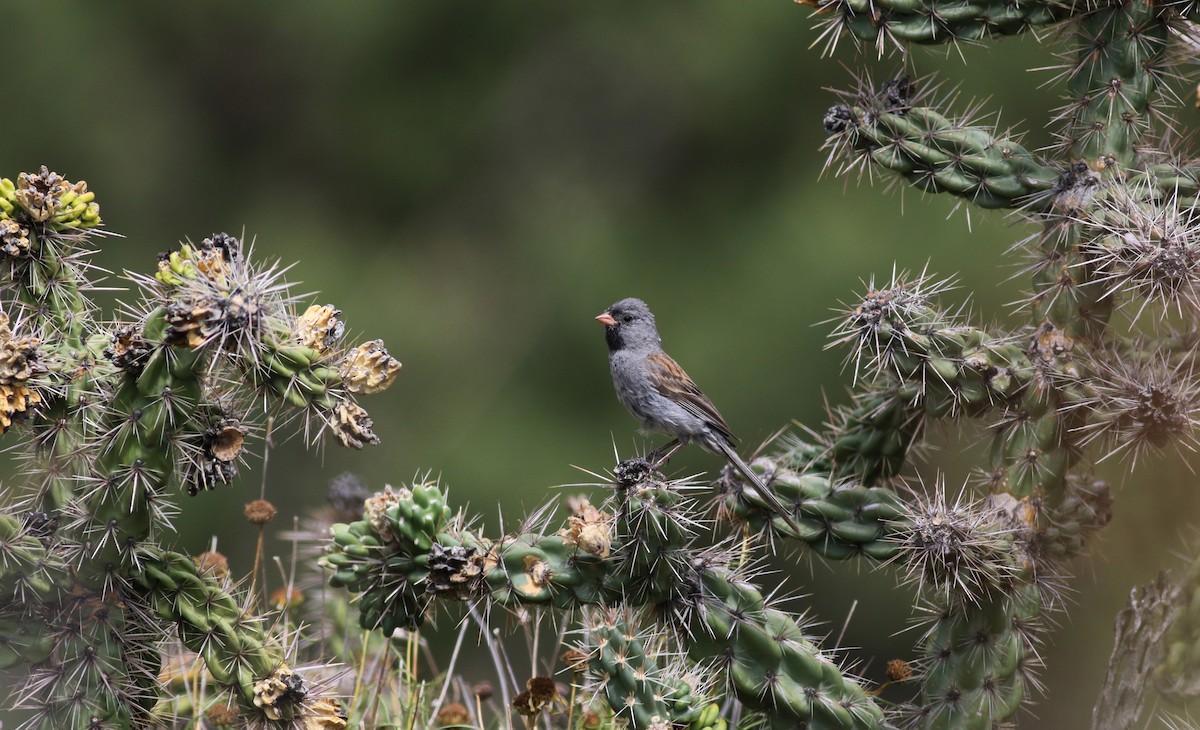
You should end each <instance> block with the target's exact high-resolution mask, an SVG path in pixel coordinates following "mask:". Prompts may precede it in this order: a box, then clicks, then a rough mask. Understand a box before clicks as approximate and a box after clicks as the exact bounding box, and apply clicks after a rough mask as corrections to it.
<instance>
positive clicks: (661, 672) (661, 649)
mask: <svg viewBox="0 0 1200 730" xmlns="http://www.w3.org/2000/svg"><path fill="white" fill-rule="evenodd" d="M585 642H586V643H585V645H584V646H583V647H582V649H583V651H582V653H583V654H584V655H585V656H587V657H588V668H589V669H590V670H591V674H592V675H593V676H595V677H597V678H598V680H599V684H600V687H599V689H600V691H601V692H602V693H603V694H604V696H605V698H606V699H607V700H608V704H609V706H610V707H612V709H613V712H614V713H616V715H617V717H620V718H623V719H626V720H628V721H629V724H630V727H633V728H634V729H635V730H646V729H647V728H661V727H679V728H684V727H685V728H688V729H689V730H693V729H694V730H702V729H704V728H712V730H724V728H725V727H726V723H725V721H724V720H721V719H719V718H718V717H716V713H715V712H714V710H715V709H717V708H716V705H713V704H709V703H708V701H707V700H706V699H705V698H704V697H703V696H702V695H700V694H698V693H697V692H696V691H695V688H693V687H692V686H690V685H689V684H688V683H687V681H685V680H684V679H683V678H682V677H683V675H684V674H685V672H684V671H682V668H681V671H678V672H675V673H672V672H671V671H669V670H666V669H664V668H663V667H662V666H660V664H659V661H658V657H662V656H665V655H668V654H669V653H670V651H671V650H670V647H669V646H667V639H666V637H665V636H663V635H660V634H655V633H653V632H650V633H647V632H638V631H635V630H634V629H633V617H632V616H629V615H626V614H623V613H622V612H619V611H613V610H606V611H601V612H598V615H596V616H594V617H593V619H592V620H590V621H589V622H588V625H587V631H586V635H585ZM696 676H698V675H694V674H693V675H692V677H696Z"/></svg>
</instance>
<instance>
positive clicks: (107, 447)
mask: <svg viewBox="0 0 1200 730" xmlns="http://www.w3.org/2000/svg"><path fill="white" fill-rule="evenodd" d="M166 327H167V323H166V318H165V309H159V310H157V311H156V312H154V313H152V314H151V316H150V317H149V319H148V322H147V324H146V327H145V333H144V336H145V339H146V340H147V341H148V342H162V341H163V336H164V333H165V331H166ZM202 354H203V353H202V351H200V350H189V349H186V348H176V347H172V346H169V345H161V346H159V347H157V348H156V349H155V351H154V353H153V354H152V355H151V356H150V358H149V360H148V361H147V362H146V365H145V367H144V368H143V369H142V371H141V372H140V373H138V374H136V376H135V375H134V374H128V375H126V376H125V377H123V379H122V381H121V383H120V385H119V386H118V388H117V391H116V393H115V394H114V395H113V398H112V400H111V404H110V405H111V407H110V408H109V409H108V410H107V412H106V418H105V420H104V422H103V423H102V426H101V432H102V434H103V437H102V438H103V439H104V448H103V449H101V450H100V457H99V458H98V459H97V460H96V462H95V464H94V465H93V467H92V475H93V481H94V482H95V483H94V484H93V485H92V486H93V488H92V489H91V490H90V491H89V493H88V495H87V497H86V500H85V504H86V508H85V510H86V514H87V517H88V524H87V526H86V527H85V530H86V531H87V533H88V534H86V535H85V538H86V540H87V541H88V542H90V543H91V544H92V545H95V548H94V550H93V551H91V552H89V553H87V554H86V555H85V556H84V557H83V558H82V560H81V565H80V568H79V575H78V577H79V580H80V581H81V582H82V583H83V584H84V585H87V586H89V587H92V588H101V587H103V586H104V585H106V584H107V583H108V582H109V581H110V580H111V578H112V575H113V573H123V572H124V566H125V565H126V564H127V562H128V560H129V557H130V554H131V548H133V547H136V546H137V545H138V544H140V543H142V542H143V541H145V540H146V538H147V537H149V536H150V534H151V532H152V530H153V529H154V526H155V525H154V522H155V519H156V510H157V509H159V508H160V502H161V500H162V499H163V498H164V494H163V492H164V489H165V487H166V485H167V484H168V483H169V482H170V480H171V478H172V476H174V473H175V452H174V444H173V440H174V439H175V438H176V436H177V435H178V434H179V433H181V432H183V431H184V430H185V429H188V428H189V427H191V428H193V429H194V428H195V426H194V425H193V424H192V416H193V415H194V413H195V411H196V408H197V407H198V406H199V405H200V403H201V401H202V395H203V387H202V383H201V379H200V378H201V376H202V373H201V371H202V369H203V364H202ZM201 430H202V429H201Z"/></svg>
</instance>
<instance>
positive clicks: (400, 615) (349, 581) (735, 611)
mask: <svg viewBox="0 0 1200 730" xmlns="http://www.w3.org/2000/svg"><path fill="white" fill-rule="evenodd" d="M637 466H638V464H636V463H635V464H634V465H633V467H631V469H630V471H629V473H627V474H626V473H625V472H626V470H625V469H624V468H623V467H618V470H617V471H618V473H619V474H625V476H626V478H625V479H622V480H620V482H619V484H618V486H617V491H616V495H615V496H614V498H613V499H612V500H611V502H610V504H611V507H612V510H613V513H612V514H609V513H606V512H603V511H600V510H594V509H588V510H584V511H582V512H581V513H580V514H578V515H576V516H575V517H573V518H572V519H571V520H570V521H569V527H568V528H565V529H564V530H562V531H560V532H559V534H557V535H536V534H532V533H522V534H518V535H515V536H510V537H506V538H504V539H502V540H497V541H491V540H486V539H484V538H482V537H479V536H477V535H473V534H470V533H466V532H463V531H462V529H461V526H460V525H459V524H458V521H456V520H449V521H448V519H447V512H446V511H445V510H446V507H445V496H444V493H442V492H441V491H440V490H436V488H435V487H433V486H432V485H422V487H421V488H422V489H424V490H426V491H425V496H423V497H422V499H421V500H418V499H417V488H414V489H412V490H407V489H402V490H400V491H399V492H391V491H387V492H384V493H383V494H381V495H376V497H373V498H371V499H369V500H368V501H367V507H366V511H365V514H364V518H363V519H362V520H359V521H356V522H354V523H351V524H349V525H334V527H333V528H332V533H333V544H332V546H331V548H330V552H329V554H328V555H327V556H326V557H325V558H324V563H325V565H326V566H327V567H328V568H329V569H330V570H331V571H332V577H331V582H332V583H333V585H335V586H346V587H348V588H349V589H350V590H351V591H352V592H355V593H361V594H363V595H362V598H361V605H360V609H361V613H360V621H361V622H362V624H363V626H365V627H367V628H382V629H383V630H384V631H385V632H388V631H391V630H392V629H393V628H394V627H399V626H414V625H419V624H420V623H421V622H422V621H423V620H424V618H425V615H426V613H427V612H428V611H429V610H430V601H431V600H432V599H433V598H442V599H443V600H451V601H472V600H477V599H479V598H480V597H484V596H486V597H488V598H489V599H490V601H491V602H492V603H495V604H499V605H502V606H510V607H515V606H518V605H523V604H534V605H552V606H554V607H556V608H559V609H571V608H578V607H581V606H586V605H624V606H627V607H630V608H633V607H638V606H646V607H652V608H653V609H654V610H655V612H656V615H657V614H664V613H666V612H672V611H673V612H676V613H677V614H679V615H686V616H690V617H691V626H690V629H689V635H690V636H691V637H693V638H694V639H695V641H689V642H687V646H686V647H684V650H685V651H686V652H687V654H688V656H689V657H690V658H691V659H692V660H694V661H702V660H706V659H710V658H713V657H724V658H725V661H726V666H725V667H724V668H725V669H727V670H728V676H729V680H730V684H731V686H732V688H733V689H734V690H735V691H736V693H737V695H738V698H739V700H740V701H741V702H742V703H744V704H746V705H747V706H749V707H753V708H757V709H761V710H764V711H769V712H771V714H772V715H779V714H780V713H782V716H784V717H786V718H788V719H789V720H790V721H792V722H805V723H809V724H808V727H812V728H822V727H838V728H873V727H881V726H882V723H883V713H882V711H881V710H880V709H879V707H878V706H877V705H876V704H875V703H874V702H873V701H872V700H871V699H870V698H869V697H868V696H867V695H866V694H865V693H864V692H863V690H862V689H861V688H860V687H858V686H857V685H856V684H855V683H854V682H853V681H851V680H850V679H849V678H847V677H845V676H844V675H843V674H842V673H841V671H840V670H839V669H838V668H837V666H836V665H835V664H833V663H832V662H830V661H828V660H827V659H825V658H823V657H822V656H821V655H820V653H819V651H818V650H817V649H816V648H815V646H814V645H813V644H812V643H811V641H809V639H807V638H806V637H805V636H804V635H803V633H802V631H801V630H800V627H799V626H798V625H797V624H796V622H795V621H794V620H793V619H792V618H790V617H788V616H787V615H786V614H784V613H782V612H779V611H776V610H773V609H771V608H769V607H768V606H767V605H766V602H765V600H764V598H763V596H762V595H761V594H760V593H759V592H758V591H757V589H755V588H753V587H752V586H750V585H748V584H746V583H744V582H742V581H741V580H740V579H739V578H738V577H737V576H736V575H735V574H734V573H733V572H732V571H731V570H730V569H729V568H727V567H724V564H725V562H726V557H727V556H723V554H722V553H720V552H711V551H710V552H706V551H700V550H697V549H696V548H694V547H692V542H693V539H694V538H693V535H692V532H691V529H690V527H689V524H690V523H689V520H688V519H687V515H688V514H689V513H690V510H691V509H692V505H691V502H690V500H689V499H687V498H686V497H684V496H683V495H681V494H680V493H679V492H678V491H677V490H676V489H675V488H673V485H670V484H668V483H663V482H659V481H657V480H656V479H654V478H653V475H652V474H651V473H650V472H649V470H648V469H645V468H644V465H642V466H643V468H641V469H640V470H639V469H636V467H637ZM435 490H436V491H435ZM402 505H403V506H402ZM606 506H609V505H606ZM402 514H403V515H404V517H403V519H401V517H400V516H401V515H402ZM438 530H441V532H440V533H437V531H438ZM435 533H437V534H435ZM427 544H429V545H430V547H429V548H428V549H427V551H426V552H424V553H422V552H421V551H422V550H425V549H426V548H425V547H424V546H425V545H427ZM614 660H615V657H614ZM602 661H603V660H602ZM625 669H628V671H629V672H631V673H633V672H635V671H636V669H635V668H631V667H626V668H625ZM623 671H624V670H623ZM633 681H634V680H633V679H631V678H629V677H626V678H624V679H621V680H620V681H618V682H617V684H616V685H614V686H620V687H621V688H622V689H620V690H616V689H614V690H613V692H614V693H615V696H614V697H612V698H610V699H614V700H616V701H617V704H614V705H613V711H614V712H617V713H621V712H622V711H625V712H628V706H627V704H626V702H627V700H628V698H629V697H630V693H631V692H633V695H634V696H635V697H640V696H641V695H640V694H639V693H641V692H643V691H647V690H648V689H649V688H648V687H641V688H638V687H636V686H635V685H634V684H633ZM668 689H669V692H667V693H666V694H663V695H662V699H661V702H663V703H665V705H664V708H665V710H666V711H667V712H668V713H671V712H679V711H682V710H685V709H686V710H689V711H690V710H694V709H696V708H697V706H698V704H697V702H696V701H695V700H694V699H688V698H687V697H677V696H676V694H678V693H681V692H683V690H682V688H681V687H679V686H677V685H672V686H671V687H669V688H668ZM683 694H685V695H686V693H683ZM676 702H679V703H681V704H678V706H676V705H675V704H673V703H676ZM655 707H658V705H657V704H653V703H652V704H651V705H650V706H649V709H650V710H653V709H654V708H655ZM651 716H652V715H647V716H646V717H644V718H640V719H638V720H637V721H638V722H641V721H643V720H644V721H647V722H649V719H650V717H651ZM646 726H647V727H649V725H646Z"/></svg>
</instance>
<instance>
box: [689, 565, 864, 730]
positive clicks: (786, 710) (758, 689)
mask: <svg viewBox="0 0 1200 730" xmlns="http://www.w3.org/2000/svg"><path fill="white" fill-rule="evenodd" d="M699 578H700V586H701V589H700V590H701V591H702V593H703V594H704V601H703V604H702V606H703V607H702V608H701V609H699V610H696V611H695V612H694V613H693V618H692V625H691V626H690V627H689V628H690V631H689V634H690V636H692V637H694V640H692V641H689V643H688V655H689V656H690V657H691V658H692V659H694V660H696V661H704V660H706V659H711V658H714V657H715V658H717V659H718V662H719V664H718V666H723V667H724V668H725V669H726V670H727V672H728V677H729V683H730V684H731V685H732V688H733V690H734V691H735V692H736V694H737V697H738V699H739V700H740V701H741V702H742V704H744V705H746V706H747V707H749V708H752V709H757V710H761V711H763V712H766V713H768V714H769V716H770V718H771V723H772V725H771V726H772V727H779V728H784V727H806V728H812V729H813V730H819V729H822V728H882V727H884V714H883V710H882V709H880V707H879V705H877V704H876V703H875V701H874V700H873V699H872V698H871V697H870V696H869V695H867V693H866V692H865V691H864V690H863V688H862V687H861V686H859V685H858V684H857V683H856V682H854V681H853V680H851V679H850V678H848V677H847V676H846V675H844V674H843V673H842V671H841V669H840V668H839V667H838V666H837V664H835V663H834V662H833V661H831V660H830V659H829V658H828V657H825V656H824V655H822V653H821V651H820V650H819V649H818V648H817V647H816V645H815V644H813V643H812V641H811V640H810V639H809V638H808V637H807V636H806V635H805V633H804V631H803V629H802V628H801V627H800V626H799V625H798V624H797V623H796V621H795V619H793V618H792V617H791V616H789V615H787V614H785V613H783V612H781V611H777V610H775V609H772V608H769V607H768V606H767V604H766V600H765V599H764V598H763V595H762V594H761V593H760V592H759V591H758V590H757V589H756V588H754V587H753V586H751V585H749V584H747V583H743V582H741V581H739V580H737V579H736V578H735V577H734V576H733V575H731V574H729V573H727V572H725V571H720V570H702V571H701V572H700V575H699Z"/></svg>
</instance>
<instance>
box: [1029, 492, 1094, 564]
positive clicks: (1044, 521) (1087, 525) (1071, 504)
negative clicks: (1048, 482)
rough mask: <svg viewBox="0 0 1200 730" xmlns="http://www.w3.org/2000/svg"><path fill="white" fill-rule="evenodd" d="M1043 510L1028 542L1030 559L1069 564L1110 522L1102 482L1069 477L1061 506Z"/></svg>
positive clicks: (1047, 505)
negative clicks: (1094, 535)
mask: <svg viewBox="0 0 1200 730" xmlns="http://www.w3.org/2000/svg"><path fill="white" fill-rule="evenodd" d="M1042 507H1043V510H1042V514H1040V515H1039V518H1040V519H1039V525H1038V527H1037V528H1036V532H1035V533H1034V534H1033V536H1032V539H1031V541H1030V552H1031V554H1032V556H1033V557H1034V558H1035V559H1049V560H1069V559H1071V558H1074V557H1077V556H1079V555H1081V554H1083V553H1084V552H1085V551H1086V549H1087V546H1088V540H1089V539H1090V538H1091V536H1092V535H1093V534H1094V533H1095V532H1096V530H1098V529H1100V528H1101V527H1104V526H1105V525H1107V524H1108V522H1109V520H1111V519H1112V493H1111V492H1110V491H1109V487H1108V484H1107V483H1105V482H1103V481H1101V480H1098V479H1090V478H1086V477H1083V476H1080V475H1078V474H1068V475H1067V478H1066V488H1065V489H1064V491H1063V495H1062V500H1061V502H1060V503H1059V504H1057V505H1049V504H1043V505H1042Z"/></svg>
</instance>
